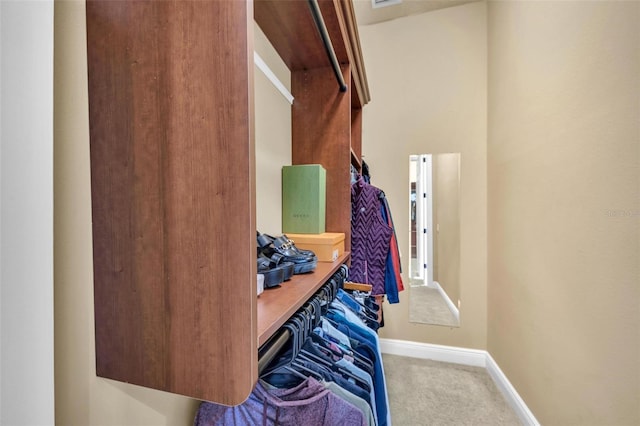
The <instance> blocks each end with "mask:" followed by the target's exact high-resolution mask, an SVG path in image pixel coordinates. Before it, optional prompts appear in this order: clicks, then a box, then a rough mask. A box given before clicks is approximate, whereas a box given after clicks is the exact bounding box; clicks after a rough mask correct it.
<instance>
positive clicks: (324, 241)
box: [286, 232, 344, 262]
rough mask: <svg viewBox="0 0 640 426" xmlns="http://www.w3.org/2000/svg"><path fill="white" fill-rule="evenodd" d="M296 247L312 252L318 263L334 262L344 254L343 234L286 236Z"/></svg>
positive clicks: (325, 233)
mask: <svg viewBox="0 0 640 426" xmlns="http://www.w3.org/2000/svg"><path fill="white" fill-rule="evenodd" d="M286 235H287V237H289V239H290V240H293V242H294V244H295V245H296V247H298V248H300V249H304V250H312V251H313V252H314V253H315V254H316V256H318V260H319V261H320V262H334V261H335V260H336V259H337V258H338V257H340V256H341V255H342V254H343V253H344V234H343V233H341V232H324V233H322V234H290V233H287V234H286Z"/></svg>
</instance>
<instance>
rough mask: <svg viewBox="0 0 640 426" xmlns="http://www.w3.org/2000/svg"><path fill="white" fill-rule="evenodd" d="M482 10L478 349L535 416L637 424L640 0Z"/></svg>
mask: <svg viewBox="0 0 640 426" xmlns="http://www.w3.org/2000/svg"><path fill="white" fill-rule="evenodd" d="M488 10H489V13H488V18H489V21H488V23H489V25H488V28H489V37H488V40H489V126H488V127H489V137H488V173H489V174H488V183H489V213H488V217H489V245H488V251H489V279H488V282H489V287H488V290H489V297H488V313H489V317H488V344H487V346H488V350H489V352H490V353H491V355H492V356H493V357H494V358H495V360H496V361H497V363H498V364H499V365H500V367H501V369H502V370H503V371H504V372H505V374H506V375H507V376H508V377H509V380H510V381H511V382H512V383H513V385H514V386H515V387H516V389H517V390H518V392H519V393H520V395H521V396H522V397H523V398H524V400H525V401H526V403H527V404H528V406H529V408H530V409H531V410H532V412H533V413H534V415H535V416H536V417H537V419H538V420H539V421H540V422H541V423H542V424H545V425H573V424H580V425H605V424H607V425H613V424H616V425H631V424H640V409H639V405H638V402H639V401H640V399H639V398H640V317H639V310H640V284H639V283H640V276H639V263H640V251H639V241H640V234H639V221H640V205H639V203H638V200H639V198H638V195H639V194H640V187H639V186H640V173H639V170H638V168H639V162H640V158H639V151H638V150H639V146H640V2H637V1H632V2H490V3H489V9H488ZM463 161H464V158H463ZM463 311H464V306H463Z"/></svg>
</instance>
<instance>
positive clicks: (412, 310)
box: [409, 286, 460, 327]
mask: <svg viewBox="0 0 640 426" xmlns="http://www.w3.org/2000/svg"><path fill="white" fill-rule="evenodd" d="M409 321H410V322H419V323H423V324H435V325H445V326H449V327H459V326H460V322H459V321H458V319H457V318H456V317H455V315H453V313H452V312H451V310H450V309H449V306H447V302H445V300H444V299H443V298H442V295H441V294H440V292H439V291H438V290H437V289H435V288H430V287H426V286H411V288H410V289H409Z"/></svg>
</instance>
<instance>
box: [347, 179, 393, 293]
mask: <svg viewBox="0 0 640 426" xmlns="http://www.w3.org/2000/svg"><path fill="white" fill-rule="evenodd" d="M381 192H382V191H381V190H380V189H378V188H376V187H375V186H373V185H370V184H368V183H366V182H365V181H364V179H363V178H362V176H360V177H359V178H358V180H356V183H354V184H353V185H352V186H351V269H350V271H349V279H350V280H352V281H355V282H360V283H365V284H371V285H372V287H373V289H372V294H373V295H379V294H385V282H384V280H385V271H386V259H387V254H388V252H389V242H390V240H391V235H392V233H393V230H392V228H391V227H390V226H389V225H388V223H387V222H386V221H385V220H384V219H383V217H382V214H381V212H380V194H381Z"/></svg>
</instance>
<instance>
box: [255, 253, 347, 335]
mask: <svg viewBox="0 0 640 426" xmlns="http://www.w3.org/2000/svg"><path fill="white" fill-rule="evenodd" d="M350 256H351V253H349V252H345V253H344V254H343V255H342V256H340V257H339V258H338V259H337V260H336V261H335V262H318V266H316V269H315V271H313V272H312V273H310V274H301V275H294V276H293V278H292V279H291V280H290V281H286V282H285V283H283V284H282V285H281V286H280V287H278V288H273V289H268V290H265V291H264V292H263V293H262V294H261V295H260V296H258V346H262V345H263V344H264V343H265V342H266V341H267V340H269V337H271V336H272V335H273V334H274V333H275V332H276V331H277V330H278V329H279V328H280V327H282V325H283V324H284V323H285V322H286V321H287V320H288V319H289V318H290V317H291V316H292V315H293V314H294V313H295V312H296V311H297V310H298V309H299V308H300V307H301V306H302V305H303V304H304V303H305V302H306V301H307V300H309V299H310V298H311V297H312V296H313V294H314V293H315V292H316V291H317V290H318V289H319V288H320V287H322V285H323V284H324V283H325V282H327V281H328V280H329V278H331V276H332V275H333V274H334V273H335V272H336V271H337V270H338V268H340V265H342V264H343V263H345V262H346V261H347V260H348V259H349V257H350Z"/></svg>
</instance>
